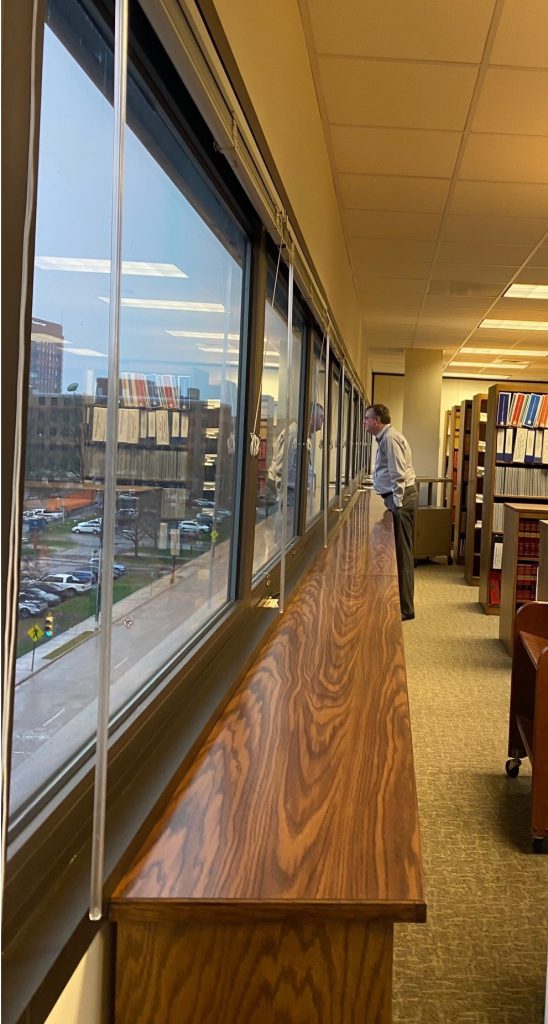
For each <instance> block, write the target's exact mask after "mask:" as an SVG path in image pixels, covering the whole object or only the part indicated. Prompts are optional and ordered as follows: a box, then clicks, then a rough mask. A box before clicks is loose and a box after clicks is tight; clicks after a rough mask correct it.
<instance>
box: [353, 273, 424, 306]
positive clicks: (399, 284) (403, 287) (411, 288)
mask: <svg viewBox="0 0 548 1024" xmlns="http://www.w3.org/2000/svg"><path fill="white" fill-rule="evenodd" d="M361 291H362V294H363V295H371V296H374V297H375V298H377V299H384V300H388V301H389V302H390V303H392V304H393V305H394V306H397V305H400V304H401V303H402V302H407V301H409V300H411V301H414V300H416V301H418V302H419V303H420V301H421V300H422V297H423V295H424V283H423V282H422V281H410V280H403V279H402V280H401V281H390V280H387V279H384V278H377V279H376V280H375V281H366V282H364V283H363V285H362V287H361Z"/></svg>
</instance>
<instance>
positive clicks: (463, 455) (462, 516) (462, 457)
mask: <svg viewBox="0 0 548 1024" xmlns="http://www.w3.org/2000/svg"><path fill="white" fill-rule="evenodd" d="M459 423H460V429H459V437H458V451H457V483H456V489H455V530H454V545H453V555H454V558H455V562H456V563H457V565H462V564H463V562H464V551H465V544H466V521H467V514H468V487H469V481H470V436H471V431H472V399H471V398H465V400H464V401H463V402H462V403H461V407H460V415H459Z"/></svg>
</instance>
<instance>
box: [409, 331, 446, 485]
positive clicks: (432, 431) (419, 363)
mask: <svg viewBox="0 0 548 1024" xmlns="http://www.w3.org/2000/svg"><path fill="white" fill-rule="evenodd" d="M442 367H443V351H442V350H441V349H424V348H418V349H417V348H408V349H406V351H405V378H404V390H403V428H402V432H403V433H404V434H405V436H406V438H407V440H408V441H409V444H410V445H411V451H412V452H413V467H414V469H415V473H416V474H417V476H419V477H436V476H437V475H438V461H439V423H440V407H441V384H442V376H441V373H442Z"/></svg>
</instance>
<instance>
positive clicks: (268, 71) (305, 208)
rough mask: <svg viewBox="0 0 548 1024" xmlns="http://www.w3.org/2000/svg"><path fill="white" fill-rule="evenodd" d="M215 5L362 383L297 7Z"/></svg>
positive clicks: (287, 2) (291, 1) (356, 330)
mask: <svg viewBox="0 0 548 1024" xmlns="http://www.w3.org/2000/svg"><path fill="white" fill-rule="evenodd" d="M214 2H215V7H216V9H217V13H218V15H219V18H220V20H221V23H222V26H223V30H224V32H225V34H226V37H227V40H228V43H229V45H230V48H231V50H232V53H233V55H234V57H235V60H236V63H237V65H238V69H239V71H240V74H241V76H242V79H243V81H244V83H245V86H246V89H247V91H248V93H249V96H250V99H251V102H252V104H253V108H254V110H255V113H256V115H257V118H258V120H259V123H260V125H261V129H262V131H263V133H264V136H265V139H266V142H267V144H268V147H269V149H270V152H271V154H272V156H273V159H274V162H275V164H276V167H277V169H278V172H279V174H280V177H281V179H282V181H283V184H284V188H285V190H286V192H287V195H288V198H289V201H290V203H291V206H292V208H293V211H294V213H295V217H296V219H297V222H298V225H299V228H300V230H301V232H302V235H303V238H304V240H305V242H306V245H307V246H308V249H309V252H310V253H311V255H312V258H313V260H314V264H315V267H316V270H317V273H318V275H319V277H320V280H321V282H322V285H323V287H324V289H325V293H326V295H327V298H328V300H329V302H330V304H331V308H332V310H333V314H334V316H335V319H336V322H337V325H338V327H339V329H340V331H341V334H342V338H343V341H344V343H345V345H346V349H347V352H348V354H349V356H350V358H351V359H352V361H353V364H354V366H355V368H356V371H357V372H358V373H359V374H360V377H361V378H362V380H363V376H362V374H363V371H364V359H363V353H362V352H361V351H360V345H361V337H360V332H361V325H360V308H359V302H358V298H357V295H356V292H355V288H354V281H353V277H352V273H351V270H350V263H349V259H348V253H347V251H346V245H345V242H344V237H343V231H342V226H341V221H340V217H339V209H338V205H337V199H336V195H335V187H334V184H333V177H332V173H331V167H330V163H329V159H328V155H327V150H326V144H325V137H324V132H323V127H322V122H321V117H320V112H319V109H318V103H317V99H316V92H315V89H314V82H313V78H312V72H311V69H310V63H309V58H308V53H307V49H306V44H305V37H304V30H303V25H302V22H301V16H300V12H299V6H298V2H297V0H277V3H275V4H271V3H264V2H263V3H258V2H257V0H214Z"/></svg>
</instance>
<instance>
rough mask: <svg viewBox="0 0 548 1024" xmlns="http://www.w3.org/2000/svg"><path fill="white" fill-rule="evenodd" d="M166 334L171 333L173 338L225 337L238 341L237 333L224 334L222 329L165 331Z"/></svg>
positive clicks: (222, 339) (217, 339)
mask: <svg viewBox="0 0 548 1024" xmlns="http://www.w3.org/2000/svg"><path fill="white" fill-rule="evenodd" d="M165 333H166V334H172V335H173V337H174V338H203V339H204V340H206V339H207V340H209V339H210V338H211V340H212V341H224V339H225V337H227V338H228V340H229V341H239V340H240V335H239V334H227V335H224V334H223V332H222V331H167V330H166V332H165Z"/></svg>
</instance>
